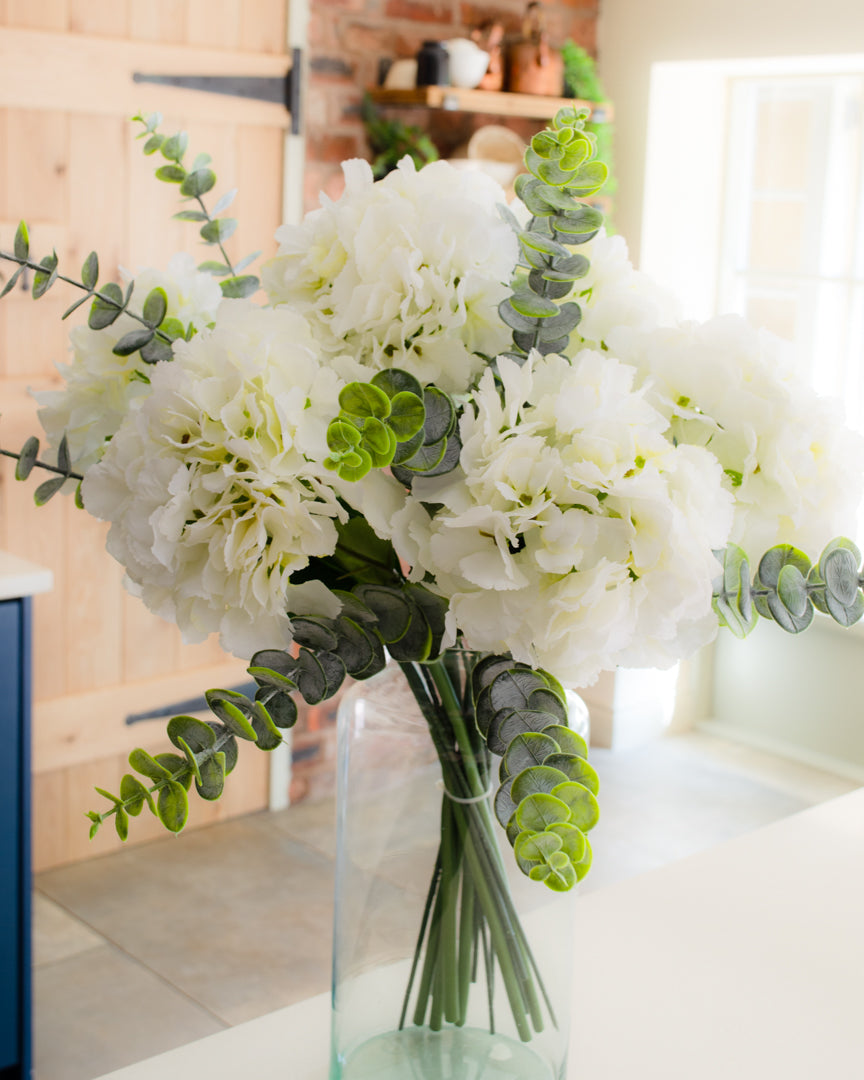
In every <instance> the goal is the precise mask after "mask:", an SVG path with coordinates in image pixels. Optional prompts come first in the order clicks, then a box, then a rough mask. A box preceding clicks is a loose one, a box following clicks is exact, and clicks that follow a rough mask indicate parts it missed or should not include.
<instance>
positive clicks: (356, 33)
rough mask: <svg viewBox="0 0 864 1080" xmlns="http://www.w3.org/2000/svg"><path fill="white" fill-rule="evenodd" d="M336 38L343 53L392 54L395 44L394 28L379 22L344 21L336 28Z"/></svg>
mask: <svg viewBox="0 0 864 1080" xmlns="http://www.w3.org/2000/svg"><path fill="white" fill-rule="evenodd" d="M337 38H338V40H339V42H340V44H341V47H342V48H343V50H344V55H348V56H358V55H363V54H364V53H367V54H368V53H372V54H373V55H375V56H392V55H393V53H394V49H395V45H396V30H395V29H394V27H393V26H392V25H384V24H383V23H380V22H356V21H347V20H346V21H344V22H342V23H341V24H340V25H339V26H338V28H337Z"/></svg>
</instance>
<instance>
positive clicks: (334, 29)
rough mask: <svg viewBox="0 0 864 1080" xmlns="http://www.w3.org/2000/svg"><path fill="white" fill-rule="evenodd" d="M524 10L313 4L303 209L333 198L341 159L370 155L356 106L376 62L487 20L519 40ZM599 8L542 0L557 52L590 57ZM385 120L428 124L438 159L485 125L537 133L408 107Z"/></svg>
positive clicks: (381, 0) (421, 2) (362, 0)
mask: <svg viewBox="0 0 864 1080" xmlns="http://www.w3.org/2000/svg"><path fill="white" fill-rule="evenodd" d="M525 6H526V0H498V2H497V3H488V4H487V3H483V2H482V0H477V2H470V3H469V2H466V0H314V2H313V3H312V5H311V17H310V23H309V83H308V90H307V98H306V124H307V136H308V143H307V166H306V178H305V185H306V205H307V208H311V207H314V206H317V204H318V193H319V191H322V190H323V191H326V192H327V193H328V194H329V195H331V196H334V197H335V196H338V195H339V193H340V192H341V190H342V181H341V172H340V169H339V163H340V162H341V161H343V160H344V159H345V158H349V157H365V156H368V152H367V147H366V141H365V138H364V135H363V125H362V123H361V121H360V115H359V112H360V101H361V99H362V96H363V91H364V89H366V88H367V87H370V86H374V85H376V83H377V81H378V72H379V69H380V66H381V63H382V61H389V60H392V59H394V58H397V57H408V56H414V55H415V54H416V52H417V50H418V49H419V48H420V45H421V44H422V43H423V42H424V41H426V40H446V39H447V38H453V37H465V36H467V35H468V33H469V32H470V31H471V29H472V28H473V27H475V26H479V25H480V24H481V23H483V22H485V21H487V20H489V19H492V18H497V19H499V20H500V21H501V22H502V23H503V25H504V28H505V30H506V32H507V34H508V36H513V37H515V36H518V34H519V31H520V28H521V25H522V15H523V13H524V10H525ZM598 6H599V0H548V2H547V3H546V4H544V8H545V13H546V24H547V26H548V28H549V36H550V41H551V43H552V44H553V45H554V46H560V45H562V44H563V43H564V41H565V40H566V39H567V38H568V37H569V38H572V39H573V40H574V41H576V42H577V44H579V45H582V46H583V47H584V48H586V49H587V50H588V51H589V52H591V53H594V52H595V49H596V24H597V10H598ZM390 115H399V116H401V118H402V119H404V120H405V121H406V122H407V123H411V124H417V125H422V126H426V127H427V129H428V130H429V133H430V134H431V136H432V138H433V141H435V143H436V145H437V146H438V148H439V151H441V152H442V154H443V155H444V156H446V155H447V153H449V152H450V151H452V150H453V149H454V148H455V147H456V146H458V145H461V144H462V143H465V142H467V140H468V139H469V138H470V136H471V133H472V132H473V131H474V130H475V129H476V128H477V127H478V126H480V125H481V124H484V123H508V124H510V126H512V127H514V128H515V129H516V130H517V131H518V132H519V133H520V134H521V135H522V136H523V137H525V136H529V135H530V134H531V133H532V132H533V131H536V130H537V127H538V125H537V124H536V123H532V122H525V121H522V122H518V121H505V120H502V119H501V117H490V116H480V115H459V114H453V113H447V114H445V113H440V112H437V113H432V112H427V111H421V110H414V109H412V110H406V111H403V112H400V113H398V114H397V113H392V114H390Z"/></svg>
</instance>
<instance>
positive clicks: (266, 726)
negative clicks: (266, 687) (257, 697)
mask: <svg viewBox="0 0 864 1080" xmlns="http://www.w3.org/2000/svg"><path fill="white" fill-rule="evenodd" d="M251 719H252V726H253V727H254V728H255V733H256V735H257V736H258V742H257V746H258V749H259V750H275V749H276V747H277V746H281V745H282V736H281V735H280V734H279V728H278V727H277V726H276V724H275V723H274V722H273V718H272V717H271V716H270V712H269V710H268V709H267V706H266V705H265V704H264V703H263V702H262V701H256V702H255V711H254V712H253V713H252V717H251Z"/></svg>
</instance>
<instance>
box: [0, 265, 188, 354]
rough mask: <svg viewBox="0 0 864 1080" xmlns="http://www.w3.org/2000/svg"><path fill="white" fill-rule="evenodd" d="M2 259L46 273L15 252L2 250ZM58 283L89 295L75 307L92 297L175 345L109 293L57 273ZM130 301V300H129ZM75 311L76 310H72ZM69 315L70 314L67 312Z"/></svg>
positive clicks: (166, 335) (40, 266)
mask: <svg viewBox="0 0 864 1080" xmlns="http://www.w3.org/2000/svg"><path fill="white" fill-rule="evenodd" d="M0 259H5V260H6V261H7V262H14V263H17V264H18V265H19V266H26V267H27V269H28V270H33V271H34V272H37V273H43V274H44V273H45V272H46V271H45V267H44V266H42V265H41V264H40V263H35V262H33V261H32V259H19V258H18V256H17V255H15V254H14V253H13V252H9V251H2V250H0ZM54 276H55V277H56V279H57V281H65V282H66V284H67V285H74V286H75V288H76V289H83V290H84V291H85V292H86V293H87V295H86V296H85V297H83V298H82V300H80V301H79V302H78V303H77V304H76V305H75V307H79V306H80V305H81V304H83V303H86V302H87V301H88V300H89V299H90V298H91V297H92V298H94V299H97V300H101V301H102V302H103V303H104V304H108V305H109V306H110V307H113V308H116V309H117V311H118V312H120V313H121V314H122V313H123V312H125V313H126V314H127V315H128V316H129V317H130V318H131V319H135V321H136V322H139V323H141V325H142V326H146V327H147V329H148V330H152V331H153V334H154V337H157V338H159V339H160V340H162V341H164V342H165V344H166V345H171V344H173V339H172V338H171V337H169V336H168V334H166V333H165V332H164V331H163V330H158V329H156V327H154V326H152V325H151V324H150V323H149V322H147V320H146V319H145V318H144V316H143V315H136V313H135V312H134V311H130V310H129V308H128V307H126V305H125V303H124V304H118V303H117V301H116V300H114V299H113V297H111V296H108V295H107V293H104V292H101V291H100V290H99V289H89V288H88V287H87V286H86V285H85V284H84V282H83V281H77V280H76V279H75V278H70V277H66V275H65V274H60V273H56V272H55V275H54ZM127 299H128V298H127ZM70 310H74V309H70ZM67 314H69V312H67Z"/></svg>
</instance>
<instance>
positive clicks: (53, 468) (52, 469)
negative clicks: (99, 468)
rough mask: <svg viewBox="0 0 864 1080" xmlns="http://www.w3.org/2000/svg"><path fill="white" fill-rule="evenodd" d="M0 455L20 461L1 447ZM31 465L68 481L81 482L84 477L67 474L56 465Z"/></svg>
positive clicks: (35, 462)
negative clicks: (64, 477)
mask: <svg viewBox="0 0 864 1080" xmlns="http://www.w3.org/2000/svg"><path fill="white" fill-rule="evenodd" d="M0 454H2V455H3V457H11V458H15V460H16V461H20V460H21V455H20V454H16V453H15V451H14V450H4V449H3V447H2V446H0ZM33 465H34V466H35V467H36V468H37V469H47V470H48V472H53V473H58V475H60V476H66V477H68V478H69V479H70V480H83V479H84V477H83V476H82V475H81V473H77V472H68V473H67V472H66V470H65V469H58V467H57V466H56V465H49V464H48V462H47V461H34V462H33Z"/></svg>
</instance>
